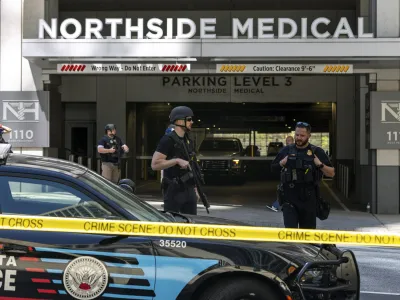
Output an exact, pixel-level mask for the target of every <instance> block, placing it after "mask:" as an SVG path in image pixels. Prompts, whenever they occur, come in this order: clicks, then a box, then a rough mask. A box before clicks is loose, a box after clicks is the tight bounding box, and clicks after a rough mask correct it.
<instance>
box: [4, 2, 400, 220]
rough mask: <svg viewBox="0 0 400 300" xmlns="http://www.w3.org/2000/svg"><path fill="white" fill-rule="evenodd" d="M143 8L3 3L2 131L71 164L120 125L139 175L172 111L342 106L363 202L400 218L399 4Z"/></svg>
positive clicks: (341, 125) (344, 161) (343, 137)
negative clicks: (193, 106)
mask: <svg viewBox="0 0 400 300" xmlns="http://www.w3.org/2000/svg"><path fill="white" fill-rule="evenodd" d="M130 2H132V1H104V0H102V1H62V0H49V1H46V0H29V1H23V0H2V1H1V10H0V30H1V37H0V92H1V95H2V99H1V100H2V121H1V122H2V123H4V124H6V125H7V126H9V127H11V128H13V132H12V137H11V138H10V139H11V142H12V143H13V144H14V149H15V150H16V151H19V152H22V153H31V154H39V155H44V156H55V157H65V155H66V151H68V149H69V148H71V147H72V144H73V143H74V142H76V141H74V138H73V137H77V136H78V137H79V140H85V141H86V142H85V143H83V144H81V145H79V147H83V148H85V151H86V153H89V154H90V155H92V156H93V155H95V148H94V147H93V146H91V145H95V144H96V139H97V138H98V137H99V136H101V135H102V134H103V128H104V124H106V123H110V120H112V122H113V123H116V124H117V128H118V132H119V134H120V135H121V136H122V137H123V138H124V139H126V140H127V142H128V144H129V143H130V144H131V145H133V144H135V145H139V146H138V147H135V149H134V151H133V153H132V155H133V156H134V160H133V162H132V166H131V167H132V168H135V166H137V159H136V156H140V155H142V154H146V153H147V154H149V153H151V151H152V150H153V148H154V147H153V146H151V145H153V144H154V143H153V144H151V143H150V144H151V145H150V146H146V145H147V144H148V143H147V142H146V143H147V144H146V143H145V142H143V143H142V142H140V141H142V140H143V137H144V136H146V137H151V136H154V135H155V134H156V132H157V131H159V130H160V128H163V127H164V126H165V122H164V121H160V122H159V123H157V122H158V121H156V120H157V119H158V118H157V116H164V117H165V115H166V114H168V110H169V108H168V106H169V104H170V103H188V102H189V103H269V102H274V103H277V102H279V103H286V104H288V105H289V106H290V105H292V104H295V103H303V102H307V103H318V104H319V103H329V105H332V120H331V123H330V125H329V126H330V128H329V132H330V135H331V136H332V137H333V138H332V140H334V142H333V145H332V146H331V147H332V154H333V156H334V161H335V163H336V165H338V164H340V165H345V166H347V167H348V169H349V170H350V175H349V177H351V178H352V180H351V188H352V190H353V191H354V195H355V196H354V197H355V199H356V201H358V202H359V203H361V204H363V205H366V204H367V203H370V204H371V207H372V212H376V213H396V214H398V213H400V190H399V185H400V151H399V149H400V117H399V116H400V92H399V91H400V65H399V57H400V4H399V1H398V0H379V1H377V0H358V1H328V0H327V1H320V2H321V4H319V5H320V6H319V7H315V5H316V4H313V5H314V6H312V4H310V3H309V1H284V2H285V4H287V6H286V7H284V8H283V7H279V6H278V4H277V3H278V2H279V1H272V2H271V3H275V4H271V5H270V6H269V7H262V4H260V3H259V4H255V6H251V5H250V4H248V6H246V5H244V4H243V3H240V2H237V3H236V4H235V6H232V5H233V4H232V2H229V3H228V2H226V3H218V4H216V3H212V2H210V3H208V2H204V1H202V2H196V1H191V2H190V3H188V7H189V8H190V9H187V8H186V7H185V8H182V7H181V6H180V4H179V1H177V2H175V1H172V2H171V3H169V5H166V4H165V3H164V4H163V3H162V2H160V6H158V8H157V9H154V8H151V7H147V6H146V3H145V1H142V2H141V1H138V2H137V1H135V2H136V4H132V3H130ZM296 3H297V4H296ZM134 5H136V6H134ZM257 5H259V6H257ZM274 5H276V6H274ZM298 65H303V66H304V65H307V66H311V68H312V69H310V70H309V71H308V72H307V70H299V69H297V67H296V66H298ZM274 66H275V69H274V70H271V69H268V68H269V67H270V68H272V67H274ZM277 66H278V69H276V68H277ZM313 66H314V67H313ZM132 68H133V69H132ZM134 68H138V69H136V70H137V72H136V71H135V69H134ZM318 68H319V69H318ZM318 70H319V71H318ZM168 72H169V73H171V74H169V73H168ZM235 72H236V73H235ZM324 73H325V74H324ZM328 73H329V74H328ZM232 75H233V76H232ZM143 103H145V104H151V105H147V106H143V105H141V104H143ZM166 103H167V104H168V105H166V106H165V105H164V106H162V105H161V104H166ZM146 122H147V123H148V122H152V123H156V125H154V126H152V127H151V126H145V125H143V124H147V123H146ZM132 128H135V130H133V129H132ZM137 128H140V130H137ZM149 139H150V138H149ZM138 141H139V142H138ZM77 147H78V146H77ZM146 147H147V148H148V149H146ZM66 149H67V150H66ZM338 176H341V175H340V174H338ZM340 178H342V177H340Z"/></svg>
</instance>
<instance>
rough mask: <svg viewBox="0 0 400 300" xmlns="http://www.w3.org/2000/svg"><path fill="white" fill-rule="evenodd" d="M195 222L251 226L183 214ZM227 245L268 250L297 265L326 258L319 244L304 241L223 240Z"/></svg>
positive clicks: (232, 221)
mask: <svg viewBox="0 0 400 300" xmlns="http://www.w3.org/2000/svg"><path fill="white" fill-rule="evenodd" d="M184 216H186V217H188V218H189V219H190V220H191V221H192V222H193V223H195V224H215V225H233V226H250V227H251V226H252V225H250V224H247V223H244V222H240V221H235V220H228V219H224V218H216V217H209V216H199V215H197V216H193V215H184ZM220 242H224V243H226V244H227V245H231V246H233V247H240V248H253V249H255V250H262V251H266V252H270V253H271V254H273V255H276V256H279V257H281V258H282V259H283V260H290V261H292V262H295V263H297V264H299V265H304V264H305V263H306V262H310V261H311V262H312V261H317V260H326V259H327V258H326V257H324V256H323V255H321V254H320V251H319V250H320V246H321V245H320V244H305V243H285V242H255V241H239V240H233V241H228V240H223V241H220Z"/></svg>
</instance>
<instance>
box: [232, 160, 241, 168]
mask: <svg viewBox="0 0 400 300" xmlns="http://www.w3.org/2000/svg"><path fill="white" fill-rule="evenodd" d="M238 167H240V160H239V159H234V160H232V168H238Z"/></svg>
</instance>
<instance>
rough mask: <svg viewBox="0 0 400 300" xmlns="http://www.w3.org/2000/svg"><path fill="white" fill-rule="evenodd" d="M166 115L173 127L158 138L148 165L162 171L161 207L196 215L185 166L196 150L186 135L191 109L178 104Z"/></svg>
mask: <svg viewBox="0 0 400 300" xmlns="http://www.w3.org/2000/svg"><path fill="white" fill-rule="evenodd" d="M169 118H170V123H171V124H173V125H174V130H173V131H172V132H170V133H169V134H166V135H164V136H163V137H162V138H161V140H160V142H159V144H158V146H157V149H156V151H155V152H154V154H153V158H152V161H151V168H152V169H153V170H154V171H160V170H163V179H162V190H163V198H164V210H165V211H173V212H179V213H185V214H192V215H196V214H197V197H196V191H195V184H194V181H193V178H192V176H193V174H192V173H191V171H190V170H189V168H188V166H189V161H188V159H191V157H188V156H187V154H189V156H190V154H191V153H193V152H194V150H195V149H194V147H193V141H192V140H191V139H189V136H188V133H189V132H190V130H191V128H192V125H193V111H192V110H191V109H190V108H189V107H187V106H178V107H175V108H174V109H173V110H172V111H171V114H170V116H169ZM183 143H184V144H183Z"/></svg>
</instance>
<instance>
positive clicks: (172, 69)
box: [57, 64, 190, 74]
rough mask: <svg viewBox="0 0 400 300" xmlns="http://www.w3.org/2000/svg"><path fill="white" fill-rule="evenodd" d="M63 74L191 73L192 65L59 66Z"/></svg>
mask: <svg viewBox="0 0 400 300" xmlns="http://www.w3.org/2000/svg"><path fill="white" fill-rule="evenodd" d="M57 73H61V74H165V73H190V64H57Z"/></svg>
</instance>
